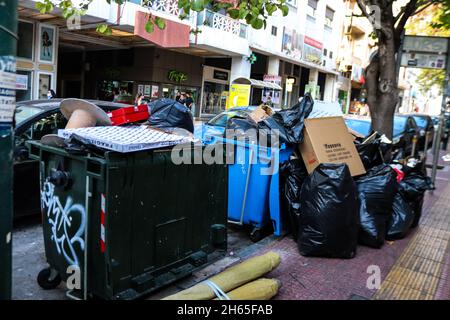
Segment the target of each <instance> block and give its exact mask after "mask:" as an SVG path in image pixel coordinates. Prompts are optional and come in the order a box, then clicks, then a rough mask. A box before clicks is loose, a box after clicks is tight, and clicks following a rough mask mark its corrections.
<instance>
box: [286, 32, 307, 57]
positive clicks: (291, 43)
mask: <svg viewBox="0 0 450 320" xmlns="http://www.w3.org/2000/svg"><path fill="white" fill-rule="evenodd" d="M302 46H303V36H302V35H301V34H298V33H297V31H295V30H292V29H289V28H286V27H284V29H283V39H282V44H281V52H283V53H284V54H285V55H287V56H288V57H290V58H293V59H296V60H300V59H301V58H302V51H303V48H302Z"/></svg>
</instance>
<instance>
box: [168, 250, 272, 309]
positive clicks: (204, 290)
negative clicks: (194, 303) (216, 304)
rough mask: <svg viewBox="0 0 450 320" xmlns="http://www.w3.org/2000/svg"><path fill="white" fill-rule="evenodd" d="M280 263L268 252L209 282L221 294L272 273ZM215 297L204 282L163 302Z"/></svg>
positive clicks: (228, 270)
mask: <svg viewBox="0 0 450 320" xmlns="http://www.w3.org/2000/svg"><path fill="white" fill-rule="evenodd" d="M280 262H281V258H280V255H279V254H278V253H275V252H268V253H266V254H263V255H261V256H257V257H253V258H250V259H247V260H246V261H244V262H241V263H239V264H237V265H235V266H233V267H231V268H229V269H227V270H225V271H222V272H221V273H219V274H217V275H215V276H214V277H212V278H210V279H209V280H210V281H212V282H214V283H215V284H216V285H217V286H218V287H219V288H221V289H222V291H223V292H229V291H231V290H233V289H235V288H237V287H240V286H242V285H243V284H246V283H248V282H250V281H252V280H255V279H258V278H260V277H261V276H263V275H265V274H266V273H268V272H270V271H272V270H273V269H275V268H276V267H278V265H279V264H280ZM214 297H215V294H214V291H213V290H212V289H211V288H210V287H209V286H208V285H207V284H206V283H204V282H202V283H199V284H197V285H195V286H193V287H191V288H189V289H186V290H183V291H180V292H178V293H176V294H173V295H171V296H168V297H165V298H164V299H163V300H210V299H212V298H214Z"/></svg>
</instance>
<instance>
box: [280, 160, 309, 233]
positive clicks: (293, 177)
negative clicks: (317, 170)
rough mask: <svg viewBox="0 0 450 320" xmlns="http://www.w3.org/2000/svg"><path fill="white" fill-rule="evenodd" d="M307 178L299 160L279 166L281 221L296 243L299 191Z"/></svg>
mask: <svg viewBox="0 0 450 320" xmlns="http://www.w3.org/2000/svg"><path fill="white" fill-rule="evenodd" d="M307 176H308V172H307V171H306V167H305V164H304V163H303V161H302V160H301V159H292V160H288V161H286V162H284V163H283V164H281V167H280V186H281V192H280V195H281V198H282V201H281V206H282V212H283V215H282V216H283V221H284V222H285V225H286V226H287V227H286V228H287V230H288V232H290V233H291V235H292V238H293V239H294V240H295V241H297V236H298V219H299V217H300V191H301V187H302V184H303V181H304V180H305V179H306V177H307Z"/></svg>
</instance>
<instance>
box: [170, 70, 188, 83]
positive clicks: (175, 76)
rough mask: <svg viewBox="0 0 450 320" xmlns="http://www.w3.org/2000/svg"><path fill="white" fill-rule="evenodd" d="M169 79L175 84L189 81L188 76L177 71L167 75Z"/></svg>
mask: <svg viewBox="0 0 450 320" xmlns="http://www.w3.org/2000/svg"><path fill="white" fill-rule="evenodd" d="M167 78H168V79H169V80H170V81H173V82H183V81H186V80H187V79H188V77H187V75H186V74H185V73H184V72H181V71H177V70H170V71H169V73H168V74H167Z"/></svg>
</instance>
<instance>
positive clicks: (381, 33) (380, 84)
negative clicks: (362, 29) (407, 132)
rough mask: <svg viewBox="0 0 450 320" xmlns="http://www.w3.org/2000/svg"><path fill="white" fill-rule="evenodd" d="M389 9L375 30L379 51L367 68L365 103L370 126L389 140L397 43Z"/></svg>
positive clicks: (391, 130) (395, 101) (395, 77)
mask: <svg viewBox="0 0 450 320" xmlns="http://www.w3.org/2000/svg"><path fill="white" fill-rule="evenodd" d="M394 33H395V31H394V17H393V14H392V8H386V9H385V10H383V13H382V15H381V30H378V32H377V36H378V52H377V53H376V54H375V55H374V57H373V58H372V60H371V61H370V64H369V66H368V67H367V68H366V89H367V104H368V105H369V110H370V114H371V118H372V129H373V130H375V131H377V132H379V133H380V134H385V135H386V136H387V137H388V138H389V139H392V132H393V120H394V113H395V107H396V106H397V102H398V89H397V64H396V59H395V54H396V52H397V44H396V41H395V37H394Z"/></svg>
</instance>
